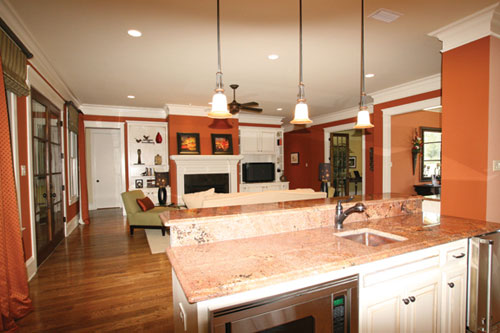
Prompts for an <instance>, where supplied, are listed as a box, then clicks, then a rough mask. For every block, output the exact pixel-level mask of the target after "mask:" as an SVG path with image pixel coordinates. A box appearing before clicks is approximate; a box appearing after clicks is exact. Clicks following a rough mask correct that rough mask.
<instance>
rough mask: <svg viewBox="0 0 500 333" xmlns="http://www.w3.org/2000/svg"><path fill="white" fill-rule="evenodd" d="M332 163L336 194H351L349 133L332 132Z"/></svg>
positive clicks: (341, 195) (336, 195)
mask: <svg viewBox="0 0 500 333" xmlns="http://www.w3.org/2000/svg"><path fill="white" fill-rule="evenodd" d="M330 164H331V168H332V170H333V173H332V175H333V188H334V190H335V192H334V196H335V197H339V196H340V197H343V196H347V195H349V178H350V177H349V134H341V133H331V134H330Z"/></svg>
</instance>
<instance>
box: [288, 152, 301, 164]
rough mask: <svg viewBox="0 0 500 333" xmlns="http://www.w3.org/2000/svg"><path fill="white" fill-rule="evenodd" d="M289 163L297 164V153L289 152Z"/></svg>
mask: <svg viewBox="0 0 500 333" xmlns="http://www.w3.org/2000/svg"><path fill="white" fill-rule="evenodd" d="M290 163H292V164H299V153H298V152H297V153H291V154H290Z"/></svg>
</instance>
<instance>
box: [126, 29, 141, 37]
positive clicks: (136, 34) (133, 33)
mask: <svg viewBox="0 0 500 333" xmlns="http://www.w3.org/2000/svg"><path fill="white" fill-rule="evenodd" d="M127 33H128V34H129V35H130V36H132V37H141V36H142V32H140V31H139V30H134V29H130V30H129V31H127Z"/></svg>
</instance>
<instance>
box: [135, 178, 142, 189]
mask: <svg viewBox="0 0 500 333" xmlns="http://www.w3.org/2000/svg"><path fill="white" fill-rule="evenodd" d="M135 188H144V180H142V179H136V180H135Z"/></svg>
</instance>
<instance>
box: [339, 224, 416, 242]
mask: <svg viewBox="0 0 500 333" xmlns="http://www.w3.org/2000/svg"><path fill="white" fill-rule="evenodd" d="M335 236H338V237H342V238H345V239H348V240H351V241H354V242H357V243H360V244H363V245H366V246H379V245H384V244H390V243H395V242H402V241H405V240H407V238H404V237H401V236H397V235H393V234H390V233H387V232H382V231H378V230H375V229H370V228H363V229H357V230H350V231H343V232H339V233H336V234H335Z"/></svg>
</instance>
